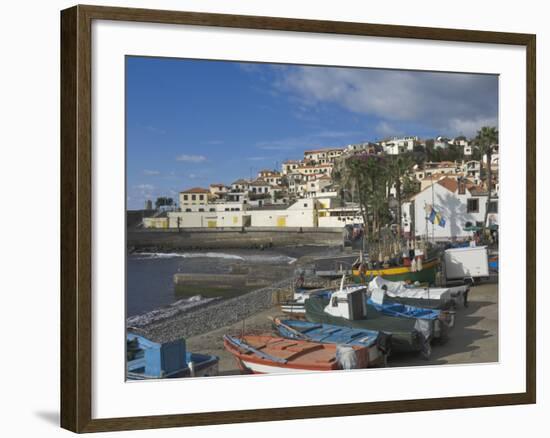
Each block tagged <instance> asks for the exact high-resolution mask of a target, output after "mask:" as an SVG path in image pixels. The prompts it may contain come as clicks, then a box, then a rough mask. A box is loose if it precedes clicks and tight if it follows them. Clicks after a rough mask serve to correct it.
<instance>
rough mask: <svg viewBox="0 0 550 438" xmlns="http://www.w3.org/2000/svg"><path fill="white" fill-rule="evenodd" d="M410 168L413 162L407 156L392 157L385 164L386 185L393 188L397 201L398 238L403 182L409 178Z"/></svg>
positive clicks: (398, 233)
mask: <svg viewBox="0 0 550 438" xmlns="http://www.w3.org/2000/svg"><path fill="white" fill-rule="evenodd" d="M412 166H413V160H412V158H411V157H410V155H408V154H399V155H394V156H392V157H391V158H390V159H389V160H388V162H387V172H388V183H389V185H390V186H392V185H393V186H395V198H396V200H397V235H398V236H399V237H401V216H402V211H401V209H402V206H401V202H402V199H403V195H404V192H403V188H404V181H405V179H408V178H409V173H410V171H411V168H412Z"/></svg>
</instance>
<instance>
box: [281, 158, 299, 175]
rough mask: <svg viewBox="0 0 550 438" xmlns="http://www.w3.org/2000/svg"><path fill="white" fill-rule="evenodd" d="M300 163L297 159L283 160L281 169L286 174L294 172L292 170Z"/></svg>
mask: <svg viewBox="0 0 550 438" xmlns="http://www.w3.org/2000/svg"><path fill="white" fill-rule="evenodd" d="M301 164H302V163H301V162H300V161H298V160H286V161H283V164H282V165H281V170H282V174H283V175H288V174H290V173H294V171H295V170H296V169H297V168H298V167H299V166H300V165H301Z"/></svg>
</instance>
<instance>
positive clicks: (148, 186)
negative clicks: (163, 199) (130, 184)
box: [135, 184, 155, 191]
mask: <svg viewBox="0 0 550 438" xmlns="http://www.w3.org/2000/svg"><path fill="white" fill-rule="evenodd" d="M135 188H136V189H139V190H142V191H151V190H155V186H154V185H152V184H138V185H136V186H135Z"/></svg>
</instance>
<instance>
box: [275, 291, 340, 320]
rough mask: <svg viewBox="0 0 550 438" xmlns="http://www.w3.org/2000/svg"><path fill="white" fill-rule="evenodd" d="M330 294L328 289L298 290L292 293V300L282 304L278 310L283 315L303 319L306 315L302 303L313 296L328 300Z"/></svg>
mask: <svg viewBox="0 0 550 438" xmlns="http://www.w3.org/2000/svg"><path fill="white" fill-rule="evenodd" d="M331 293H332V291H331V290H329V289H313V290H307V289H302V290H298V291H296V292H295V293H294V298H293V299H292V300H288V301H284V302H282V303H281V304H280V305H279V308H280V309H281V312H283V313H284V314H285V315H289V316H292V317H293V318H299V319H304V318H305V315H306V310H305V307H304V303H305V301H306V300H307V299H308V298H309V297H311V296H314V295H315V296H319V297H323V298H327V299H328V298H329V297H330V294H331Z"/></svg>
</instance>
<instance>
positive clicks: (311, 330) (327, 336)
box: [273, 318, 391, 366]
mask: <svg viewBox="0 0 550 438" xmlns="http://www.w3.org/2000/svg"><path fill="white" fill-rule="evenodd" d="M273 328H274V329H275V330H276V331H277V332H278V333H279V334H280V335H281V336H283V337H285V338H288V339H301V340H306V341H313V342H322V343H328V344H339V345H342V344H345V345H352V346H357V347H365V348H367V349H368V351H369V366H379V365H385V364H386V358H387V356H388V355H389V353H390V351H391V335H390V334H388V333H384V332H378V331H374V330H365V329H354V328H349V327H340V326H336V325H330V324H316V323H314V322H309V321H298V320H295V319H279V318H274V319H273Z"/></svg>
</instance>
